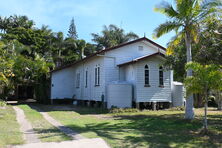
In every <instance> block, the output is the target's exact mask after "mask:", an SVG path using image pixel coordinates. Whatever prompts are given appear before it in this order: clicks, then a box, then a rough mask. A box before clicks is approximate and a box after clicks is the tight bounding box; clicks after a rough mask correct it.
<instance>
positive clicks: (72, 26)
mask: <svg viewBox="0 0 222 148" xmlns="http://www.w3.org/2000/svg"><path fill="white" fill-rule="evenodd" d="M67 36H68V37H69V38H73V39H75V40H76V39H77V38H78V34H77V31H76V25H75V22H74V18H72V20H71V22H70V26H69V31H68V34H67Z"/></svg>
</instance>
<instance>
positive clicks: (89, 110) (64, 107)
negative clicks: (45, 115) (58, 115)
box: [28, 103, 108, 115]
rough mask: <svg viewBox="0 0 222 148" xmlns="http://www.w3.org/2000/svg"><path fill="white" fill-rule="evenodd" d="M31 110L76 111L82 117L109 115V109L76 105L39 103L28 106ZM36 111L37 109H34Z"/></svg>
mask: <svg viewBox="0 0 222 148" xmlns="http://www.w3.org/2000/svg"><path fill="white" fill-rule="evenodd" d="M28 105H29V106H30V107H31V108H33V106H34V107H38V108H40V109H41V111H45V112H52V111H74V112H77V113H79V114H81V115H87V114H106V113H108V109H104V108H93V107H82V106H74V105H63V104H62V105H43V104H38V103H31V104H28ZM33 109H35V108H33Z"/></svg>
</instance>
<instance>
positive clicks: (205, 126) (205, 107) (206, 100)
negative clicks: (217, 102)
mask: <svg viewBox="0 0 222 148" xmlns="http://www.w3.org/2000/svg"><path fill="white" fill-rule="evenodd" d="M207 103H208V93H207V92H206V94H205V102H204V132H205V133H207Z"/></svg>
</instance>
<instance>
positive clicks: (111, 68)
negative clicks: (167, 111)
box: [51, 37, 184, 108]
mask: <svg viewBox="0 0 222 148" xmlns="http://www.w3.org/2000/svg"><path fill="white" fill-rule="evenodd" d="M165 53H166V49H165V48H164V47H162V46H160V45H158V44H157V43H155V42H153V41H151V40H149V39H147V38H145V37H143V38H139V39H137V40H134V41H130V42H127V43H123V44H121V45H118V46H115V47H111V48H107V49H104V50H101V51H98V52H97V53H95V54H93V55H91V56H88V57H86V58H83V59H82V60H80V61H77V62H75V63H72V64H70V65H66V66H63V67H59V68H57V69H55V70H53V71H52V73H51V100H52V102H54V101H58V99H70V100H73V101H74V102H75V101H77V103H81V104H87V105H99V104H100V105H101V104H102V105H104V104H105V105H106V106H107V107H108V108H111V107H112V106H113V107H137V108H149V107H151V108H152V107H154V108H155V107H156V105H157V107H159V108H162V107H167V106H182V105H183V101H184V100H183V93H182V92H183V89H182V84H181V83H174V82H173V73H172V71H166V70H165V69H164V67H163V66H162V63H163V62H164V60H165ZM174 90H176V91H174Z"/></svg>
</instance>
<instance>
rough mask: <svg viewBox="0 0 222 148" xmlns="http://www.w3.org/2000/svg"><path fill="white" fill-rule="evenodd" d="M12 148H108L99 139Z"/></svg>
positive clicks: (34, 144) (15, 147)
mask: <svg viewBox="0 0 222 148" xmlns="http://www.w3.org/2000/svg"><path fill="white" fill-rule="evenodd" d="M13 148H110V147H109V146H108V145H107V143H106V142H105V141H104V140H103V139H101V138H92V139H79V140H72V141H63V142H48V143H33V144H24V145H18V146H14V147H13Z"/></svg>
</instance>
